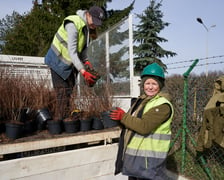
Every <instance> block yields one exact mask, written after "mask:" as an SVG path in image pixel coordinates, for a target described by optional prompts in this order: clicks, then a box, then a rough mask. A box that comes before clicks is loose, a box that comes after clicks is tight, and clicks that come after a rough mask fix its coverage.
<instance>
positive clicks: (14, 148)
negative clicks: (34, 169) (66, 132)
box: [0, 128, 120, 155]
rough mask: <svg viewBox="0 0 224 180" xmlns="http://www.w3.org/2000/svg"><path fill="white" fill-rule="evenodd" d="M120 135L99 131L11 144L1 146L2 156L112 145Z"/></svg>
mask: <svg viewBox="0 0 224 180" xmlns="http://www.w3.org/2000/svg"><path fill="white" fill-rule="evenodd" d="M119 135H120V129H119V128H117V129H114V130H110V131H102V132H101V131H99V132H95V133H89V134H78V135H74V136H64V137H58V138H52V139H42V140H37V141H29V142H18V143H10V144H1V145H0V155H4V154H11V153H18V152H25V151H32V150H39V149H47V148H53V147H60V146H67V145H75V144H81V143H91V142H96V141H102V140H104V141H105V143H110V142H111V139H114V138H118V137H119Z"/></svg>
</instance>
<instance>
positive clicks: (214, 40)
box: [0, 0, 224, 75]
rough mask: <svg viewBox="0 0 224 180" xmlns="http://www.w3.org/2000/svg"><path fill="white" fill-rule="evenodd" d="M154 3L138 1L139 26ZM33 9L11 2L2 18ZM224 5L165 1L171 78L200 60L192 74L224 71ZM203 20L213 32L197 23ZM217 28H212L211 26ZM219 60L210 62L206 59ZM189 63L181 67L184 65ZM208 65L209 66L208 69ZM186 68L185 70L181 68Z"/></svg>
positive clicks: (27, 1)
mask: <svg viewBox="0 0 224 180" xmlns="http://www.w3.org/2000/svg"><path fill="white" fill-rule="evenodd" d="M131 2H132V0H125V1H124V0H122V1H121V0H113V2H112V3H110V4H108V9H112V8H113V9H123V8H125V7H127V6H128V5H129V4H130V3H131ZM149 2H150V0H147V1H146V0H135V5H134V10H133V11H132V14H133V16H134V20H133V23H134V24H137V23H138V19H136V16H135V14H141V13H142V12H143V11H144V10H145V9H146V7H148V5H149ZM31 7H32V0H19V1H15V0H7V1H2V2H1V11H0V18H4V17H5V15H6V14H9V15H11V13H12V12H13V10H15V11H17V12H19V13H24V12H28V11H29V10H30V9H31ZM223 7H224V1H223V0H163V3H162V7H161V9H160V10H161V11H162V12H163V14H164V17H163V20H164V21H166V22H168V23H170V25H169V26H168V27H166V28H165V29H164V30H163V31H161V33H160V34H159V36H161V37H164V38H166V39H167V40H168V42H166V43H162V44H160V45H161V46H162V47H163V48H164V49H166V50H171V51H174V52H176V53H177V54H178V55H177V56H175V57H172V58H164V59H163V62H164V63H165V64H167V66H168V75H171V74H183V73H184V72H185V71H187V69H188V68H189V65H190V64H192V61H191V60H194V59H197V58H198V59H204V60H200V61H199V63H198V64H197V66H196V67H195V68H194V69H193V71H192V73H199V74H200V73H206V72H209V71H214V70H222V71H224V57H222V56H223V55H224V45H223V42H224V36H223V34H224V33H223V32H224V21H223V19H222V18H223V17H224V10H223ZM198 17H200V18H201V19H202V20H203V22H204V24H205V25H206V27H207V28H208V29H209V31H206V29H205V27H204V26H203V25H202V24H200V23H198V22H197V21H196V18H198ZM212 25H216V26H215V27H212V28H210V26H212ZM214 56H215V57H216V56H221V57H219V58H209V59H207V60H206V59H205V58H206V57H214ZM183 61H184V62H185V63H180V62H183ZM206 64H207V65H206ZM179 67H183V68H179Z"/></svg>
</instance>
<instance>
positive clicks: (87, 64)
mask: <svg viewBox="0 0 224 180" xmlns="http://www.w3.org/2000/svg"><path fill="white" fill-rule="evenodd" d="M84 65H85V66H87V67H89V68H90V69H93V65H92V64H91V63H90V62H89V61H86V62H85V63H84Z"/></svg>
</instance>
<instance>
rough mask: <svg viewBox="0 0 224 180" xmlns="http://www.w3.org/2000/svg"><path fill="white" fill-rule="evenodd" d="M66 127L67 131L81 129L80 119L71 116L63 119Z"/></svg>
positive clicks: (73, 131) (71, 131) (72, 131)
mask: <svg viewBox="0 0 224 180" xmlns="http://www.w3.org/2000/svg"><path fill="white" fill-rule="evenodd" d="M63 124H64V129H65V132H66V133H75V132H78V131H79V130H80V120H79V119H74V118H71V117H68V118H65V119H64V120H63Z"/></svg>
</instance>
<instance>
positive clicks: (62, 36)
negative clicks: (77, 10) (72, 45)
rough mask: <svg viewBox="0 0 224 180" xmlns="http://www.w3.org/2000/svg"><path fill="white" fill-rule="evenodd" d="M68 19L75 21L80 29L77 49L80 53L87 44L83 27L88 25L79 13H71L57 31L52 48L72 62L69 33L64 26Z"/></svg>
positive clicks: (61, 56) (65, 60) (67, 62)
mask: <svg viewBox="0 0 224 180" xmlns="http://www.w3.org/2000/svg"><path fill="white" fill-rule="evenodd" d="M66 20H69V21H71V22H73V23H74V25H75V27H76V29H77V31H78V44H77V50H78V52H79V53H80V52H81V51H82V49H83V47H84V44H85V36H84V33H83V32H82V30H83V27H84V26H85V25H86V24H85V22H84V21H83V20H82V18H80V17H79V16H77V15H71V16H68V17H66V18H65V19H64V21H63V23H62V25H61V26H60V27H59V29H58V31H57V33H56V34H55V36H54V39H53V42H52V45H51V48H52V49H53V51H54V52H55V53H56V55H57V56H59V58H60V59H61V60H62V61H63V62H64V63H66V64H68V65H69V64H71V57H70V55H69V52H68V44H67V42H68V34H67V31H66V30H65V28H64V25H65V24H64V23H65V21H66Z"/></svg>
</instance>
